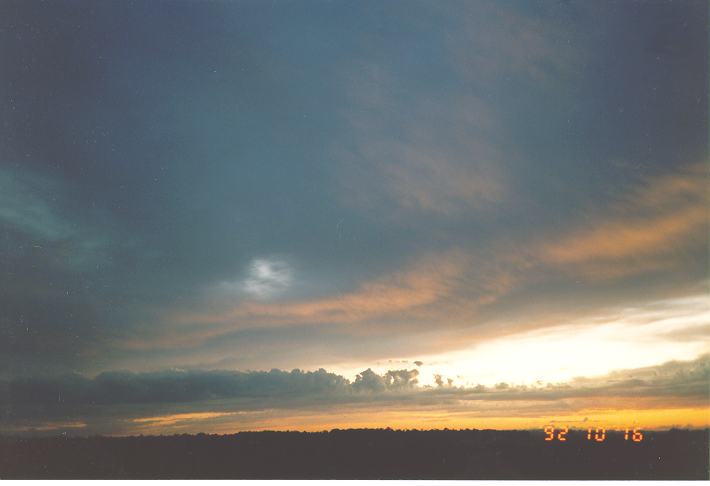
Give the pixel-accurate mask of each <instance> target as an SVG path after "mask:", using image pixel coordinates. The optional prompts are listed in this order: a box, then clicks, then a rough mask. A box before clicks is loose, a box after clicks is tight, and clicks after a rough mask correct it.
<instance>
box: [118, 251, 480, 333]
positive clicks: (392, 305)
mask: <svg viewBox="0 0 710 486" xmlns="http://www.w3.org/2000/svg"><path fill="white" fill-rule="evenodd" d="M466 261H467V257H465V256H464V255H463V254H462V253H461V252H459V251H456V250H452V251H450V252H443V253H435V254H431V255H425V256H422V257H420V258H419V259H416V260H414V261H413V262H412V263H411V264H410V265H409V267H408V268H406V269H404V270H402V271H398V272H394V273H392V274H389V275H385V276H383V277H380V278H378V279H375V280H372V281H369V282H365V283H362V284H360V285H359V288H357V289H356V290H354V291H351V292H346V293H343V294H341V295H336V296H332V297H324V298H321V299H314V300H302V301H299V302H283V303H282V302H273V303H261V302H253V301H246V302H242V303H240V304H238V305H237V306H235V307H234V308H233V309H231V310H227V311H222V312H204V313H199V314H196V313H184V312H183V313H179V314H178V315H176V316H171V317H170V324H169V326H170V329H171V331H172V332H171V334H172V335H171V337H168V338H167V339H163V340H162V342H163V345H164V346H175V345H178V346H179V345H181V343H185V342H194V340H196V339H197V340H200V339H201V340H204V339H207V338H211V337H214V336H218V335H221V334H226V333H230V332H234V331H235V330H237V329H245V328H256V327H259V328H264V327H278V326H294V325H297V324H335V323H358V322H364V321H367V320H370V319H375V318H382V317H386V316H393V315H395V316H401V315H405V314H406V313H410V312H417V311H418V310H419V309H421V308H424V307H427V306H430V305H433V304H436V303H437V302H439V301H440V300H442V299H445V298H447V297H448V296H449V295H450V293H451V292H452V291H453V289H455V288H456V287H457V279H458V278H459V276H460V274H461V272H462V270H463V268H464V265H465V262H466ZM175 322H177V323H178V324H179V325H180V326H179V327H174V323H175ZM198 325H199V327H197V326H198ZM176 329H179V334H178V335H175V332H176V331H175V330H176ZM125 345H127V346H128V347H150V346H154V345H155V343H154V342H153V341H151V340H150V339H148V340H147V341H145V342H132V343H125ZM159 345H160V344H159Z"/></svg>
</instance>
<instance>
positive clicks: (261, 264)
mask: <svg viewBox="0 0 710 486" xmlns="http://www.w3.org/2000/svg"><path fill="white" fill-rule="evenodd" d="M292 280H293V269H292V268H291V266H290V265H289V264H288V263H286V262H285V261H282V260H278V259H274V258H254V259H253V260H252V261H251V262H250V263H249V267H248V271H247V276H246V277H245V278H244V279H243V280H237V281H225V282H221V283H220V284H219V285H218V286H217V287H218V291H219V292H220V293H226V294H227V295H229V296H235V295H236V296H239V295H240V294H241V295H244V294H246V296H248V297H251V298H255V299H258V300H263V299H269V298H271V297H275V296H277V295H278V294H280V293H281V292H283V291H285V290H287V289H288V288H289V286H290V285H291V283H292Z"/></svg>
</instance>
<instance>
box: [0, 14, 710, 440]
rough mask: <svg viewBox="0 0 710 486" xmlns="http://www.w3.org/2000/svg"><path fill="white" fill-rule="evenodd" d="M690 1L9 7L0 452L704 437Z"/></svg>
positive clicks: (694, 39) (1, 23) (2, 138)
mask: <svg viewBox="0 0 710 486" xmlns="http://www.w3.org/2000/svg"><path fill="white" fill-rule="evenodd" d="M707 21H708V7H707V3H706V2H701V1H693V0H687V1H683V2H670V1H655V2H621V1H610V0H604V1H601V2H582V1H556V0H545V1H527V0H526V1H506V2H493V1H484V0H475V1H455V0H446V1H406V2H405V1H401V0H394V1H388V2H382V1H369V0H365V1H360V2H346V1H341V0H337V1H325V0H309V1H287V0H279V1H226V0H221V1H202V2H196V1H188V0H170V1H167V0H159V1H154V2H142V1H129V0H125V1H123V0H122V1H118V0H102V1H98V2H93V1H92V2H90V1H88V0H86V1H85V0H72V1H69V0H58V1H54V2H40V1H37V0H22V1H18V0H5V1H3V2H0V433H18V434H22V433H36V434H57V433H70V434H79V435H81V434H84V435H87V434H94V433H100V434H107V435H125V434H138V433H143V434H167V433H182V432H210V433H230V432H235V431H239V430H264V429H279V430H281V429H289V430H324V429H331V428H348V427H388V426H389V427H394V428H407V427H409V428H413V427H417V428H433V427H449V428H537V427H543V426H544V425H545V424H547V423H550V422H556V421H564V422H565V423H568V424H582V425H580V426H583V424H585V423H603V424H608V425H610V426H612V425H614V426H619V427H621V426H625V425H627V424H628V423H629V421H632V422H634V423H638V424H639V425H642V426H644V427H650V428H653V427H655V428H662V427H671V426H683V427H685V426H693V427H702V426H708V425H710V385H709V384H708V383H709V382H710V299H708V294H709V292H708V291H709V287H708V285H709V283H710V281H709V275H708V268H709V266H708V264H709V261H708V230H709V227H708V216H709V214H708V213H709V209H708V208H709V206H708V202H710V201H709V200H708V196H709V194H708V172H709V169H710V166H709V165H708V162H709V161H708V90H707V87H708V37H707Z"/></svg>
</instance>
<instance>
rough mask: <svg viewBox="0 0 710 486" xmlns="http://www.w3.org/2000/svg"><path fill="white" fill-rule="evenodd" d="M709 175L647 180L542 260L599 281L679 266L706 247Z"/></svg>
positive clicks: (688, 172)
mask: <svg viewBox="0 0 710 486" xmlns="http://www.w3.org/2000/svg"><path fill="white" fill-rule="evenodd" d="M707 177H708V170H707V166H706V165H705V164H695V165H688V166H686V167H684V168H681V169H680V170H678V171H675V172H670V173H666V174H661V175H659V176H656V177H648V178H646V179H645V180H643V181H641V183H640V184H638V185H637V187H636V188H632V189H630V190H628V193H627V194H625V195H623V196H622V197H621V198H620V200H619V201H617V202H616V203H615V205H614V206H613V207H612V208H611V211H610V213H608V214H606V215H603V216H598V217H596V218H594V219H591V221H590V223H588V224H587V225H586V226H585V227H582V228H579V229H576V230H573V231H572V232H571V234H569V235H566V236H562V237H560V238H557V239H556V241H554V242H552V243H549V244H546V245H544V246H543V247H542V248H541V250H540V253H539V257H540V259H541V260H542V261H543V262H545V263H548V264H554V265H559V266H562V267H567V268H569V269H570V271H572V272H576V273H579V274H581V275H586V276H590V277H597V278H599V277H601V278H615V277H621V276H626V275H629V274H636V273H645V272H649V271H654V270H659V269H668V268H672V267H675V266H677V264H678V258H681V257H683V250H685V249H687V248H689V247H693V246H699V245H703V246H705V245H706V244H707V232H708V220H709V218H710V210H709V209H708V203H709V202H710V201H709V200H708V192H707V187H706V181H707Z"/></svg>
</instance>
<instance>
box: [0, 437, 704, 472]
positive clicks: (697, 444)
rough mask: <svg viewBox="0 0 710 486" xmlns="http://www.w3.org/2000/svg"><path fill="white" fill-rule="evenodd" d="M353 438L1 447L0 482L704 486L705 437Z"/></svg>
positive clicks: (60, 441) (10, 442)
mask: <svg viewBox="0 0 710 486" xmlns="http://www.w3.org/2000/svg"><path fill="white" fill-rule="evenodd" d="M544 437H545V435H544V433H543V432H542V431H498V430H430V431H418V430H408V431H395V430H390V429H384V430H383V429H351V430H333V431H330V432H241V433H238V434H233V435H205V434H197V435H174V436H139V437H86V438H71V437H51V438H49V437H44V438H42V437H35V438H18V437H2V438H0V478H3V479H11V478H103V479H119V478H142V479H153V478H166V479H167V478H184V479H190V478H214V479H217V478H225V479H239V478H244V479H247V478H248V479H277V478H285V479H377V478H379V479H708V476H709V474H708V467H709V466H708V430H670V431H664V432H644V439H643V440H642V441H641V442H633V441H631V440H624V434H623V433H621V432H607V436H606V439H605V441H604V442H595V441H594V440H592V441H589V440H588V439H587V434H586V432H585V431H570V432H569V434H568V435H567V441H566V442H559V441H557V440H555V441H552V442H546V441H545V440H544Z"/></svg>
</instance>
